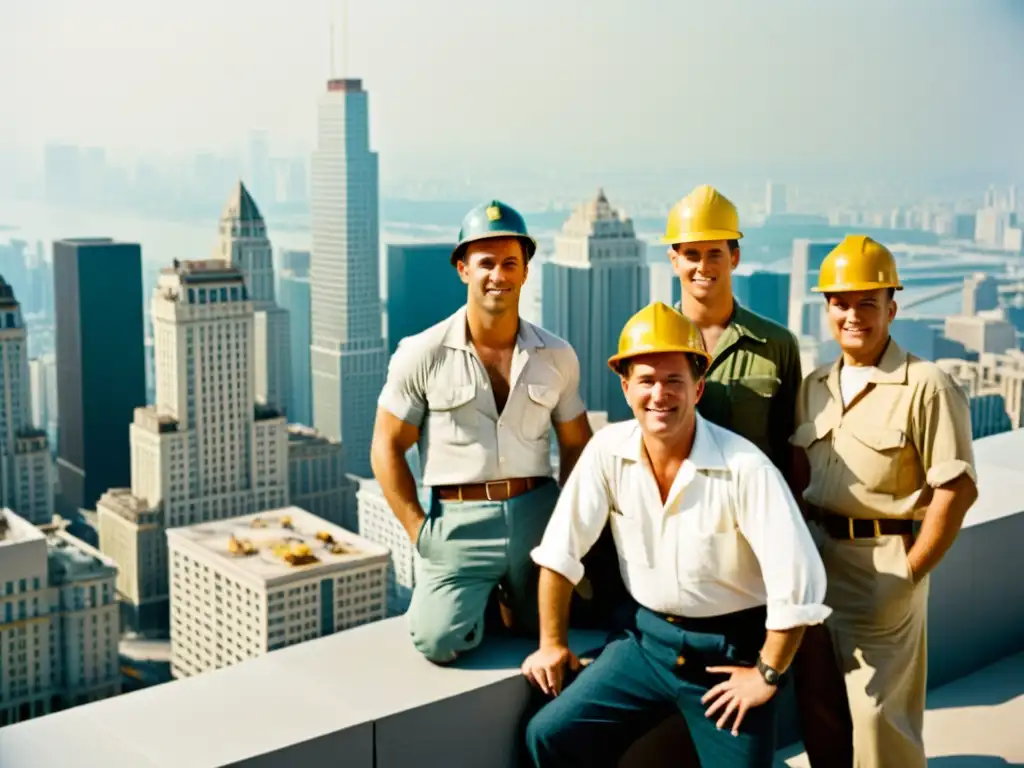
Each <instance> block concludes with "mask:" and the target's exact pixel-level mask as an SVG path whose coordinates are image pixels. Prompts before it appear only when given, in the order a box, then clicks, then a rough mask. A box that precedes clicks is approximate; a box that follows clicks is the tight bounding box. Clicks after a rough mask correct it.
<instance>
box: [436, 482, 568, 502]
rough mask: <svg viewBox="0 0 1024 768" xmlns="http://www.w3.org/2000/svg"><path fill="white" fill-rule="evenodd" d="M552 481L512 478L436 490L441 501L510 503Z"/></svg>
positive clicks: (443, 486)
mask: <svg viewBox="0 0 1024 768" xmlns="http://www.w3.org/2000/svg"><path fill="white" fill-rule="evenodd" d="M550 480H551V478H550V477H512V478H509V479H508V480H491V481H489V482H486V483H470V484H468V485H439V486H436V487H435V488H434V490H435V491H436V492H437V497H438V498H439V499H440V500H441V501H508V500H509V499H514V498H515V497H516V496H522V495H523V494H524V493H527V492H529V491H532V490H533V489H534V488H538V487H540V485H542V484H543V483H546V482H549V481H550Z"/></svg>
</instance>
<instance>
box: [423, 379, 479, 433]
mask: <svg viewBox="0 0 1024 768" xmlns="http://www.w3.org/2000/svg"><path fill="white" fill-rule="evenodd" d="M475 400H476V386H475V385H473V384H465V385H462V386H457V387H435V388H434V389H431V390H428V392H427V408H428V409H429V411H430V419H429V422H428V423H429V425H430V439H432V440H436V441H437V442H439V443H446V444H449V445H470V444H472V443H475V442H476V429H477V419H478V413H477V409H476V404H475V403H474V401H475Z"/></svg>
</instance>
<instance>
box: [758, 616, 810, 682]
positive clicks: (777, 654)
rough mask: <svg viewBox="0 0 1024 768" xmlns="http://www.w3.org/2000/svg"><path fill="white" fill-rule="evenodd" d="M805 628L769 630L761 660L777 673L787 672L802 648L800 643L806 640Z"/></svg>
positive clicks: (762, 648)
mask: <svg viewBox="0 0 1024 768" xmlns="http://www.w3.org/2000/svg"><path fill="white" fill-rule="evenodd" d="M804 629H805V628H804V627H793V628H792V629H785V630H775V629H769V630H768V636H767V637H766V638H765V639H764V645H763V646H761V659H762V661H764V663H765V664H767V665H768V666H769V667H771V668H772V669H774V670H775V671H777V672H779V673H780V674H781V673H782V672H785V671H786V670H787V669H789V665H790V664H792V663H793V657H794V656H796V652H797V650H798V649H799V648H800V641H801V640H803V638H804Z"/></svg>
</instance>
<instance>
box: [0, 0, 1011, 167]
mask: <svg viewBox="0 0 1024 768" xmlns="http://www.w3.org/2000/svg"><path fill="white" fill-rule="evenodd" d="M336 5H337V7H338V9H339V11H338V13H337V17H338V19H339V22H338V27H339V29H338V35H337V36H338V45H337V48H338V50H339V51H340V50H341V48H342V46H343V43H342V40H341V29H340V27H341V23H340V18H341V12H340V8H341V7H342V3H341V0H337V2H336ZM327 8H328V0H173V1H168V0H159V1H158V0H0V105H2V110H3V111H2V116H0V146H3V145H15V146H27V147H37V146H41V145H42V144H43V143H45V142H46V141H71V142H78V143H89V144H97V145H103V146H106V147H108V148H109V149H111V150H113V151H119V150H120V151H125V152H135V151H150V150H159V149H161V148H164V149H167V150H170V151H174V152H176V151H179V150H190V149H201V148H209V149H218V150H219V149H228V148H232V147H238V148H241V147H244V145H245V141H246V135H247V133H248V132H249V131H250V130H252V129H266V130H268V131H269V132H270V135H271V142H272V148H273V149H274V150H276V151H288V150H298V151H303V152H304V151H306V150H307V149H308V147H309V146H310V145H311V143H312V141H313V138H314V135H315V117H316V98H317V95H318V93H319V92H320V91H321V90H322V89H323V87H324V81H325V78H326V76H327V74H328V63H327V62H328V32H327V19H328V10H327ZM349 29H350V36H349V40H350V47H349V55H348V61H349V73H350V74H351V75H353V76H358V77H362V78H363V79H364V82H365V85H366V87H367V88H368V90H369V91H370V108H371V135H372V137H373V145H374V148H375V149H377V150H378V151H380V152H381V155H382V162H386V163H387V164H388V165H390V166H392V170H394V168H395V167H396V166H406V167H408V168H409V169H410V171H411V172H420V171H425V172H434V173H441V172H443V170H444V169H445V168H446V167H452V168H456V167H459V166H465V167H474V166H477V165H479V164H485V165H489V166H492V167H495V168H502V169H506V168H515V167H517V166H522V165H524V164H530V165H546V166H548V167H551V168H554V169H556V170H557V169H563V168H564V169H573V168H580V167H603V168H607V169H609V170H616V169H625V168H657V167H666V166H667V167H670V168H676V167H678V168H704V167H720V168H722V169H725V168H726V167H728V168H730V169H744V168H751V169H756V170H766V171H768V172H770V171H771V169H775V168H778V169H784V170H785V169H797V168H799V169H806V168H819V169H836V170H837V171H840V172H842V171H848V170H855V169H868V170H869V171H870V172H876V171H882V170H884V169H887V168H889V169H892V170H893V171H894V172H901V173H911V174H914V173H958V172H963V171H981V172H991V173H993V174H994V173H996V172H999V173H1000V175H1001V176H1002V175H1005V176H1006V177H1008V178H1024V128H1022V126H1024V98H1022V94H1024V44H1022V41H1024V3H1019V2H1015V1H1014V0H963V1H961V2H952V1H947V0H942V1H937V2H930V1H925V0H920V1H917V2H898V1H897V0H889V1H888V2H881V1H872V2H866V1H864V0H861V1H860V2H839V1H838V0H837V1H836V2H828V1H826V0H804V1H797V0H771V1H770V2H769V1H767V0H760V1H758V2H723V1H721V0H716V2H714V3H710V2H695V1H694V2H690V1H686V2H683V1H682V0H628V2H626V1H622V0H513V1H512V2H509V1H508V0H500V1H499V0H434V1H433V2H429V1H428V0H351V2H350V3H349ZM341 58H342V56H341V54H340V53H339V54H338V56H337V60H338V63H339V70H340V62H341ZM339 74H340V72H339Z"/></svg>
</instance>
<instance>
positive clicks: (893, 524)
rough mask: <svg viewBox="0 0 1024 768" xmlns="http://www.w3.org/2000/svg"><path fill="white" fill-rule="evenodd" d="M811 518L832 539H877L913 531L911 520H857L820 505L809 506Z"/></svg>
mask: <svg viewBox="0 0 1024 768" xmlns="http://www.w3.org/2000/svg"><path fill="white" fill-rule="evenodd" d="M809 511H810V512H811V518H812V519H813V520H816V521H817V522H818V523H820V524H821V526H822V528H824V529H825V533H827V534H828V535H829V536H831V537H832V538H833V539H877V538H879V537H881V536H903V535H904V534H908V533H909V534H913V533H914V521H913V520H894V519H893V518H883V519H879V520H858V519H854V518H852V517H846V516H845V515H837V514H836V513H835V512H829V511H828V510H827V509H822V508H821V507H814V506H812V507H809Z"/></svg>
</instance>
